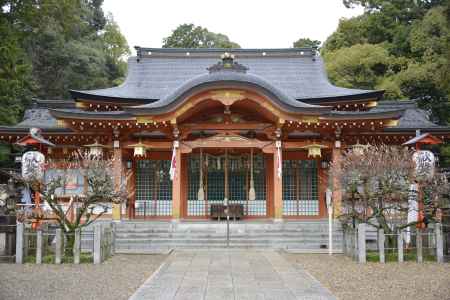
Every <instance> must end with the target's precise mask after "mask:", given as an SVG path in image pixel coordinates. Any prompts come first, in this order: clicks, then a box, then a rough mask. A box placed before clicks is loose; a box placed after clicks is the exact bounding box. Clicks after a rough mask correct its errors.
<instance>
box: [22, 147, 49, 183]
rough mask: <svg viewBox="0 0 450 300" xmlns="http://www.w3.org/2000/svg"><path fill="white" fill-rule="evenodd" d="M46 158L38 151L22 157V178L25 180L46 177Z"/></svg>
mask: <svg viewBox="0 0 450 300" xmlns="http://www.w3.org/2000/svg"><path fill="white" fill-rule="evenodd" d="M44 163H45V156H44V154H42V153H41V152H38V151H28V152H25V153H24V154H23V155H22V177H23V178H24V179H25V180H29V179H33V178H36V179H42V178H43V177H44Z"/></svg>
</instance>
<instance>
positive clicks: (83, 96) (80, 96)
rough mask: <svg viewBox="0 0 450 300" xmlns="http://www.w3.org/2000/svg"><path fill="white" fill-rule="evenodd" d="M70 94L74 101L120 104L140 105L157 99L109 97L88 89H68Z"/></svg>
mask: <svg viewBox="0 0 450 300" xmlns="http://www.w3.org/2000/svg"><path fill="white" fill-rule="evenodd" d="M69 92H70V95H71V96H72V98H73V99H74V100H75V101H83V100H92V101H93V102H106V103H111V104H116V105H117V104H121V105H142V104H148V103H151V102H155V101H158V99H147V98H130V97H111V96H104V95H97V94H91V93H89V91H76V90H70V91H69Z"/></svg>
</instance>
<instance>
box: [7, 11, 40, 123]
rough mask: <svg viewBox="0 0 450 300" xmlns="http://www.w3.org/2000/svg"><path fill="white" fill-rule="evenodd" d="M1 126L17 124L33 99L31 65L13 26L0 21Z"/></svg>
mask: <svg viewBox="0 0 450 300" xmlns="http://www.w3.org/2000/svg"><path fill="white" fill-rule="evenodd" d="M0 40H1V41H2V42H1V44H0V124H8V125H11V124H15V123H16V122H18V121H19V120H20V118H21V115H22V113H23V109H24V106H25V105H27V104H28V103H29V101H30V99H31V94H30V90H31V87H32V79H31V65H30V63H29V61H28V60H27V57H26V54H25V53H24V51H22V49H21V48H20V46H19V42H18V39H17V38H16V36H15V35H14V31H13V30H12V28H11V25H10V24H9V23H8V22H7V21H6V19H0Z"/></svg>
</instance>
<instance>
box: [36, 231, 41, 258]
mask: <svg viewBox="0 0 450 300" xmlns="http://www.w3.org/2000/svg"><path fill="white" fill-rule="evenodd" d="M42 236H43V234H42V229H38V231H37V232H36V264H37V265H40V264H42V244H43V243H42Z"/></svg>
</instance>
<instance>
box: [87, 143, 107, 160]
mask: <svg viewBox="0 0 450 300" xmlns="http://www.w3.org/2000/svg"><path fill="white" fill-rule="evenodd" d="M84 146H85V147H87V148H89V155H91V156H102V155H103V148H105V145H102V144H100V143H99V142H98V141H97V140H95V143H93V144H89V145H84Z"/></svg>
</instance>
